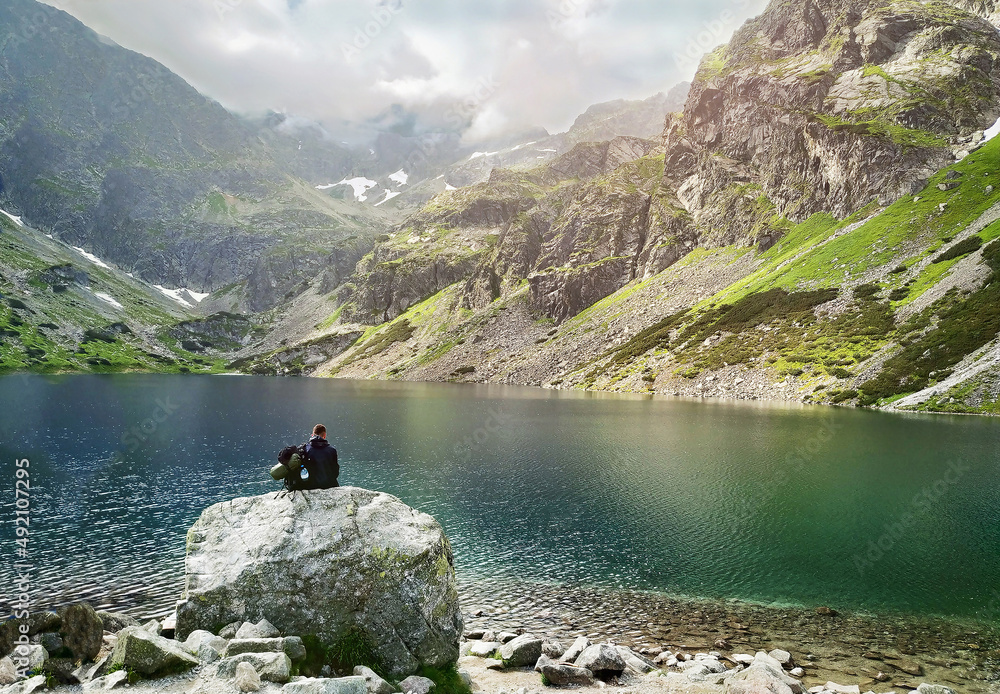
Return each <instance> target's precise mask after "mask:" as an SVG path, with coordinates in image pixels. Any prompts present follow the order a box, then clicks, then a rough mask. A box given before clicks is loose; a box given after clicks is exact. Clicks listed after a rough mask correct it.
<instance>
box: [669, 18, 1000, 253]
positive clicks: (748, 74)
mask: <svg viewBox="0 0 1000 694" xmlns="http://www.w3.org/2000/svg"><path fill="white" fill-rule="evenodd" d="M967 4H969V3H967ZM935 8H936V5H923V4H915V5H906V6H899V5H884V4H882V3H879V2H875V1H874V0H861V1H859V2H850V3H848V2H843V0H818V1H817V2H811V3H780V2H772V3H771V4H770V5H769V6H768V8H767V9H766V10H765V12H764V13H763V14H761V15H760V16H759V17H758V18H756V19H753V20H751V21H749V22H747V24H746V25H745V26H744V27H743V28H742V29H740V30H739V31H738V32H737V33H736V34H735V35H734V37H733V39H732V41H731V42H730V43H729V45H728V46H725V47H723V48H721V49H718V50H717V51H715V52H713V53H712V54H710V55H709V56H708V57H706V58H705V59H704V61H703V62H702V64H701V67H700V69H699V71H698V76H697V77H696V79H695V82H694V84H693V85H692V88H691V92H690V94H689V96H688V101H687V104H686V106H685V108H684V115H683V117H682V118H680V119H674V120H673V121H671V122H668V126H667V130H666V148H667V156H666V169H665V177H664V181H665V183H667V184H668V185H670V186H671V187H672V188H673V189H674V190H676V191H677V195H678V197H679V199H680V200H681V202H682V203H683V204H684V207H685V208H686V209H687V210H688V211H689V212H690V213H691V214H692V216H693V218H694V220H695V222H696V223H697V224H698V225H699V226H700V227H701V228H703V229H705V230H706V232H707V234H706V239H705V240H706V241H707V242H708V243H709V244H711V245H722V244H727V243H743V244H746V245H751V244H759V245H763V246H767V245H769V244H770V243H773V242H774V240H775V238H776V236H780V234H781V230H780V229H778V228H773V227H771V226H770V222H769V221H768V220H769V218H771V217H772V216H773V215H775V214H779V215H783V216H785V217H788V218H790V219H793V220H802V219H805V218H806V217H808V216H809V215H811V214H812V213H814V212H817V211H820V210H823V211H827V212H830V213H832V214H834V215H835V216H837V217H846V216H848V215H849V214H851V213H853V212H855V211H857V210H858V209H860V208H861V207H863V206H864V205H866V204H868V202H869V201H871V200H872V199H873V198H878V199H880V200H882V201H883V202H888V201H892V200H895V199H896V198H898V197H900V196H901V195H905V194H909V193H911V192H913V191H914V190H919V189H920V188H921V187H922V186H923V184H924V183H925V182H926V180H927V178H928V176H929V174H930V173H932V172H933V171H936V170H938V169H940V168H941V167H942V166H944V165H946V164H947V163H949V162H950V161H952V160H953V148H955V149H958V148H961V147H967V145H966V144H964V143H967V142H970V141H972V139H973V138H974V136H975V133H976V131H979V130H982V129H984V128H987V127H989V126H990V125H992V124H993V122H994V121H995V120H996V118H997V115H998V114H1000V78H998V76H997V74H996V72H995V70H994V68H993V66H994V65H995V64H996V62H997V60H998V57H1000V37H998V36H997V32H996V31H995V30H994V29H993V28H992V27H991V26H990V25H989V24H988V23H987V22H986V21H984V20H982V19H979V18H978V17H976V16H974V15H972V14H970V13H966V12H964V11H962V10H958V9H952V8H949V9H948V10H947V11H942V12H938V11H937V10H936V9H935ZM967 84H975V85H976V86H975V87H974V90H975V92H976V95H977V98H975V99H972V100H971V101H970V100H966V99H965V98H964V97H963V96H962V94H963V89H964V87H963V85H967ZM925 88H926V89H925ZM928 92H929V93H928ZM916 94H921V95H922V96H920V97H919V98H916V99H915V95H916ZM931 94H932V95H933V96H930V95H931ZM915 101H916V102H918V103H914V102H915ZM873 114H877V115H873Z"/></svg>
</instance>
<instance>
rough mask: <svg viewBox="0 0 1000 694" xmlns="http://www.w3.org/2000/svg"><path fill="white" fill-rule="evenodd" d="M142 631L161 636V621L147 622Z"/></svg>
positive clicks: (152, 620)
mask: <svg viewBox="0 0 1000 694" xmlns="http://www.w3.org/2000/svg"><path fill="white" fill-rule="evenodd" d="M142 629H143V630H144V631H147V632H149V633H150V634H156V635H157V636H159V635H160V620H158V619H151V620H149V621H148V622H146V623H145V624H143V625H142Z"/></svg>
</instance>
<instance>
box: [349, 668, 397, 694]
mask: <svg viewBox="0 0 1000 694" xmlns="http://www.w3.org/2000/svg"><path fill="white" fill-rule="evenodd" d="M353 674H354V676H355V677H363V678H364V680H365V687H366V689H367V690H368V694H392V693H393V692H394V691H396V688H395V687H393V686H392V685H391V684H389V683H388V682H386V681H385V680H384V679H382V678H381V677H379V676H378V673H376V672H375V671H374V670H372V669H371V668H367V667H365V666H364V665H358V666H357V667H355V668H354V673H353Z"/></svg>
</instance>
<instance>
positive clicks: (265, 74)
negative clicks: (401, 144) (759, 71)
mask: <svg viewBox="0 0 1000 694" xmlns="http://www.w3.org/2000/svg"><path fill="white" fill-rule="evenodd" d="M46 2H48V3H49V4H51V5H54V6H56V7H59V8H61V9H63V10H66V11H67V12H69V13H70V14H72V15H74V16H75V17H77V18H78V19H80V20H81V21H82V22H84V23H85V24H87V25H88V26H89V27H91V28H92V29H94V30H95V31H97V32H99V33H101V34H104V35H106V36H109V37H110V38H112V39H114V40H115V41H116V42H118V43H119V44H121V45H123V46H125V47H127V48H131V49H133V50H136V51H139V52H141V53H144V54H146V55H149V56H151V57H153V58H155V59H156V60H158V61H160V62H162V63H163V64H165V65H166V66H167V67H169V68H170V69H172V70H173V71H175V72H177V73H178V74H180V75H181V76H182V77H184V78H185V79H186V80H187V81H188V82H190V83H191V84H192V85H194V86H195V87H196V88H197V89H199V90H200V91H201V92H203V93H204V94H207V95H208V96H211V97H213V98H215V99H217V100H218V101H220V102H221V103H222V104H223V105H225V106H226V107H228V108H229V109H231V110H234V111H237V112H240V113H247V114H251V113H260V112H264V111H266V110H269V109H271V110H275V111H281V112H285V113H288V114H292V115H297V116H302V117H306V118H310V119H314V120H317V121H320V122H324V123H326V124H327V125H329V126H331V127H333V128H334V129H336V128H337V126H336V124H337V123H339V122H341V121H350V122H355V123H362V122H371V121H376V120H377V119H379V117H380V116H384V114H385V113H386V112H387V111H389V109H391V108H392V107H393V106H397V107H403V109H405V110H406V112H409V113H415V114H417V115H418V116H419V122H420V123H421V124H422V127H424V128H429V129H435V128H440V127H442V126H444V127H447V126H457V127H461V128H462V129H464V130H466V136H467V140H468V141H470V142H474V141H476V140H478V139H480V138H485V137H492V136H495V135H499V134H504V133H507V132H511V131H514V130H518V129H523V128H525V127H528V126H534V125H541V126H543V127H545V128H547V129H548V130H549V131H550V132H560V131H563V130H565V129H566V128H567V127H568V126H569V125H570V124H571V123H572V121H573V119H574V118H575V117H576V116H577V115H578V114H579V113H581V112H582V111H584V110H585V109H586V108H587V106H589V105H591V104H593V103H597V102H600V101H607V100H610V99H617V98H633V99H634V98H645V97H648V96H652V95H653V94H656V93H657V92H660V91H666V90H667V89H669V88H670V87H672V86H673V85H674V84H676V83H677V82H679V81H681V80H683V79H690V77H691V76H692V75H693V74H694V69H695V63H696V60H697V58H696V56H699V55H701V54H702V53H704V52H706V51H707V50H710V49H711V48H713V47H715V46H716V45H718V44H720V43H723V42H725V41H726V40H728V38H729V37H730V35H731V34H732V32H733V31H734V30H735V29H736V28H738V27H739V25H740V24H742V22H743V21H744V20H745V19H747V18H748V17H750V16H753V15H755V14H757V13H759V12H760V10H761V9H762V8H763V5H764V0H697V1H695V2H692V1H691V0H46ZM397 110H398V108H397ZM385 120H386V119H385V118H384V117H383V119H382V122H385Z"/></svg>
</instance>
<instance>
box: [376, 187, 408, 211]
mask: <svg viewBox="0 0 1000 694" xmlns="http://www.w3.org/2000/svg"><path fill="white" fill-rule="evenodd" d="M397 195H402V193H400V192H399V191H395V190H387V191H385V197H384V198H382V200H380V201H379V202H377V203H375V207H378V206H379V205H384V204H386V203H387V202H389V201H390V200H392V199H393V198H394V197H396V196H397Z"/></svg>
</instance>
